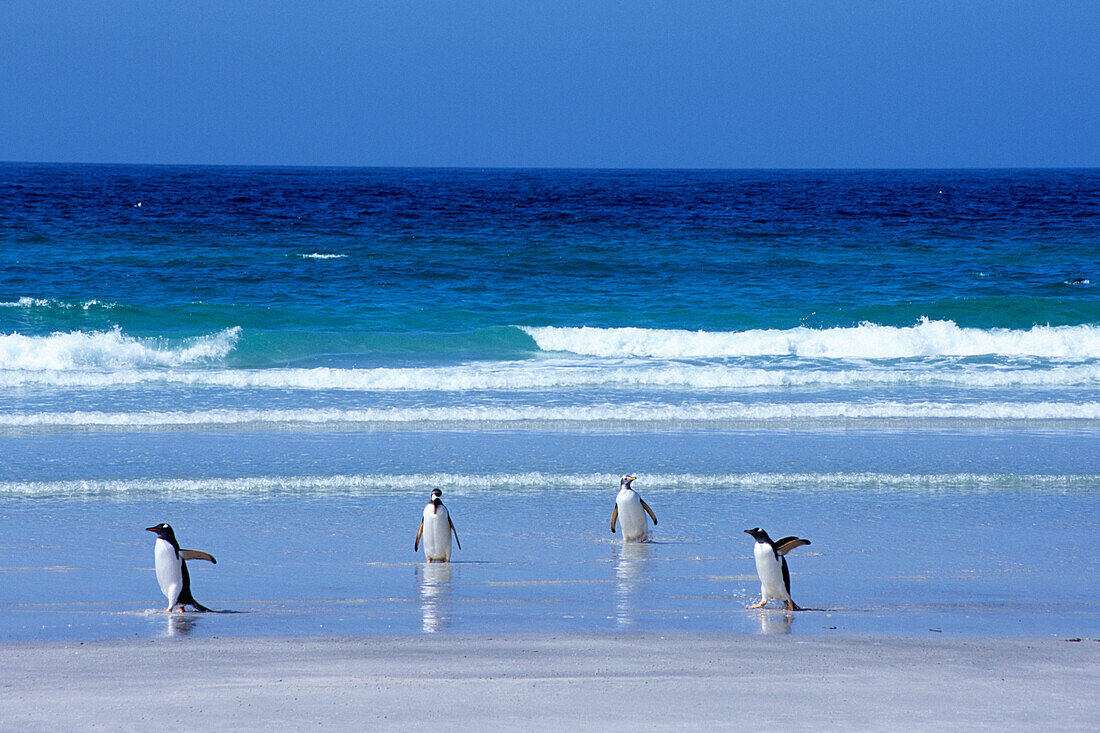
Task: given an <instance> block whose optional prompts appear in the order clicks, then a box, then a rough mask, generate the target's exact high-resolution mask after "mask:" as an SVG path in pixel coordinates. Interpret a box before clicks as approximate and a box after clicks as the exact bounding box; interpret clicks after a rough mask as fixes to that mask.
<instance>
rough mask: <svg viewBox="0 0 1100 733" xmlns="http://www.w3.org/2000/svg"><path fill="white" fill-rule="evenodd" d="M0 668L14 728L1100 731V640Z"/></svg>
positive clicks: (353, 646) (766, 644)
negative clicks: (1099, 724)
mask: <svg viewBox="0 0 1100 733" xmlns="http://www.w3.org/2000/svg"><path fill="white" fill-rule="evenodd" d="M0 669H3V670H4V675H3V677H4V679H3V680H2V681H0V703H2V704H0V707H2V708H3V710H4V714H3V718H4V722H3V726H2V727H4V728H5V729H10V730H62V729H72V728H76V729H81V730H83V729H89V728H103V729H108V730H132V729H137V728H146V727H147V728H149V729H153V728H156V729H161V730H174V731H179V730H200V729H201V730H204V731H210V730H221V731H225V730H256V729H262V728H268V729H284V730H285V729H289V727H304V726H306V725H319V726H323V727H325V728H327V729H333V728H335V729H345V728H346V729H358V730H376V729H387V728H411V727H414V726H418V725H424V724H431V725H433V726H435V728H436V729H439V730H520V729H522V730H627V729H630V730H634V729H637V728H639V727H642V728H645V729H664V730H670V729H696V730H699V729H705V728H719V729H764V728H767V727H773V726H776V725H786V726H788V727H789V728H790V729H795V728H797V729H798V730H867V729H875V730H886V729H899V730H900V729H906V730H943V729H947V730H959V729H972V728H975V727H977V728H983V729H984V728H996V729H1003V730H1030V729H1038V728H1041V727H1044V726H1046V727H1050V726H1053V727H1056V728H1057V729H1058V730H1088V729H1090V728H1091V726H1094V725H1095V723H1096V721H1097V720H1100V642H1096V641H1094V640H1092V639H1083V640H1081V641H1078V642H1069V641H1063V640H1059V639H1042V640H1016V639H956V638H944V637H934V638H908V637H907V638H886V637H857V638H840V637H833V638H797V637H744V636H712V635H666V636H657V635H646V636H494V637H491V638H490V637H485V636H481V637H467V636H443V637H424V636H416V637H378V638H370V637H368V638H360V639H250V638H246V639H156V640H143V641H122V642H120V641H109V642H85V643H83V644H81V643H79V642H67V643H43V644H15V643H12V644H2V645H0ZM9 726H10V727H9Z"/></svg>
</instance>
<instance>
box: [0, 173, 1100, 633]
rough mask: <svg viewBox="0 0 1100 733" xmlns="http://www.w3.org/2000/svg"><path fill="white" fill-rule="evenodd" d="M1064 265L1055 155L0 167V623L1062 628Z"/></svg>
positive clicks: (1073, 316)
mask: <svg viewBox="0 0 1100 733" xmlns="http://www.w3.org/2000/svg"><path fill="white" fill-rule="evenodd" d="M1098 263H1100V170H1094V169H1093V170H991V171H951V170H946V171H937V170H919V171H646V170H640V171H600V170H497V169H489V170H457V169H455V170H452V169H443V170H430V169H334V168H318V169H308V168H233V167H171V166H93V165H45V164H42V165H37V164H13V163H8V164H0V456H2V458H0V640H37V639H100V638H108V639H109V638H130V637H133V636H138V637H142V636H160V635H193V636H233V635H265V636H301V635H325V636H328V635H332V636H340V635H352V636H354V635H364V634H425V633H481V632H494V631H499V632H501V633H504V632H530V633H559V632H560V633H568V632H578V633H588V632H606V631H621V632H624V633H631V632H635V631H640V632H661V633H665V632H667V633H691V632H716V631H718V632H729V633H773V632H774V633H794V634H799V633H802V634H843V633H883V634H928V633H945V634H955V635H985V636H1044V635H1055V636H1063V637H1085V636H1093V637H1096V636H1100V593H1098V587H1097V584H1096V580H1095V579H1096V577H1097V576H1098V574H1100V561H1098V560H1097V553H1096V551H1095V549H1094V547H1093V545H1094V544H1095V539H1096V537H1097V536H1100V450H1098V448H1100V269H1098V267H1100V265H1098ZM627 473H629V474H630V475H635V476H637V477H638V479H637V481H636V483H635V487H636V488H637V489H638V490H639V492H640V493H641V494H642V496H643V497H644V498H645V499H646V501H647V503H648V504H649V505H650V506H652V507H653V509H654V511H655V513H656V515H657V518H658V521H659V524H658V525H657V526H656V527H654V528H653V534H652V538H653V541H652V542H649V543H646V544H644V545H634V546H623V545H622V543H621V541H620V536H619V535H618V534H612V533H611V532H610V527H609V523H610V518H611V510H612V508H613V503H614V496H615V493H616V491H617V489H618V483H619V476H620V475H622V474H627ZM432 488H440V489H441V490H442V491H443V500H444V502H445V503H446V504H447V505H448V507H449V508H450V511H451V514H452V517H453V519H454V522H455V525H456V529H457V530H458V533H459V537H460V539H461V542H462V549H461V550H456V551H455V554H454V556H453V559H454V562H452V563H450V564H449V565H447V566H439V565H432V566H428V565H426V564H424V563H423V556H422V555H417V554H416V553H414V551H413V539H414V536H415V533H416V528H417V524H418V522H419V519H420V513H421V510H422V508H423V505H424V503H425V502H426V501H427V498H428V494H429V492H430V490H431V489H432ZM162 521H165V522H169V523H170V524H172V525H173V526H174V527H175V529H176V533H177V535H178V536H179V538H180V541H181V544H183V545H184V546H185V547H194V548H196V549H202V550H206V551H208V552H211V553H212V554H214V555H215V556H216V557H217V559H218V563H217V565H215V566H210V565H207V564H205V563H198V562H194V561H193V562H192V563H190V564H189V567H190V568H191V576H192V589H193V591H194V595H195V597H196V598H197V599H199V600H200V601H201V602H203V603H204V604H205V605H207V606H211V607H213V608H216V609H218V610H220V611H223V613H217V614H183V615H172V616H170V615H168V614H165V613H163V608H164V606H165V605H166V601H165V600H164V598H163V596H161V594H160V591H159V588H158V586H157V583H156V580H155V577H154V574H153V570H152V565H153V552H152V545H153V536H152V534H151V533H148V532H145V531H144V528H145V527H148V526H152V525H154V524H156V523H159V522H162ZM756 526H760V527H763V528H765V529H767V530H768V531H769V532H771V533H772V535H773V536H782V535H788V534H792V535H799V536H803V537H808V538H809V539H811V541H812V545H810V546H807V547H803V548H798V549H797V550H795V551H794V552H792V553H791V555H790V556H789V557H788V560H789V562H790V566H791V577H792V595H793V596H794V599H795V601H796V602H798V603H799V604H800V605H802V606H804V607H806V608H807V609H809V610H807V611H805V612H801V613H794V614H792V613H788V612H785V611H783V610H781V609H779V608H778V606H776V607H774V608H768V609H765V610H760V611H757V610H753V611H749V610H746V606H748V605H750V604H752V603H754V602H755V601H756V600H757V599H758V597H759V583H758V581H757V580H756V576H755V568H754V565H753V559H752V540H751V538H749V537H748V535H746V534H744V533H743V530H744V529H747V528H750V527H756ZM200 566H201V567H200Z"/></svg>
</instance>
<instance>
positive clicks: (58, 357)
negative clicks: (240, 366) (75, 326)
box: [0, 327, 241, 378]
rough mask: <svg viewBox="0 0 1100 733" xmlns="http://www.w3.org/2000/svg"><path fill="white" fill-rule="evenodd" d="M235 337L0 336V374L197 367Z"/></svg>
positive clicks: (221, 353)
mask: <svg viewBox="0 0 1100 733" xmlns="http://www.w3.org/2000/svg"><path fill="white" fill-rule="evenodd" d="M240 333H241V329H240V328H239V327H234V328H229V329H226V330H224V331H221V332H219V333H215V334H210V335H207V336H200V337H197V338H191V339H185V340H183V341H182V342H174V343H173V342H167V341H165V340H163V339H137V338H134V337H132V336H127V335H126V334H124V333H123V332H122V330H121V329H119V328H115V329H113V330H111V331H92V332H85V331H71V332H68V333H54V334H50V335H49V336H24V335H22V334H18V333H13V334H6V335H0V370H14V371H17V372H19V371H23V372H43V371H44V372H53V373H57V372H69V371H72V370H86V369H133V368H140V367H178V366H182V365H187V364H200V363H206V362H210V361H212V360H216V359H221V358H224V357H225V356H226V355H227V354H229V352H230V351H232V350H233V347H234V346H235V345H236V343H237V340H238V338H240ZM9 376H11V375H9ZM16 376H17V378H18V374H17V375H16Z"/></svg>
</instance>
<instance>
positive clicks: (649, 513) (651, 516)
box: [638, 496, 657, 527]
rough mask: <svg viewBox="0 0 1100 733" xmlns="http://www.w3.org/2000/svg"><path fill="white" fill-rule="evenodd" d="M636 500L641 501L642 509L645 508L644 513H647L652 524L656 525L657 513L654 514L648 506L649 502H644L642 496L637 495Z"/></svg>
mask: <svg viewBox="0 0 1100 733" xmlns="http://www.w3.org/2000/svg"><path fill="white" fill-rule="evenodd" d="M638 501H640V502H642V509H645V512H646V514H648V515H649V518H650V519H652V520H653V526H654V527H656V526H657V515H656V514H654V513H653V510H652V509H650V508H649V504H646V503H645V499H643V498H642V497H640V496H639V497H638Z"/></svg>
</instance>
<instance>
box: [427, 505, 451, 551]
mask: <svg viewBox="0 0 1100 733" xmlns="http://www.w3.org/2000/svg"><path fill="white" fill-rule="evenodd" d="M433 510H434V511H433ZM424 557H425V558H427V559H428V560H429V561H431V560H435V561H443V562H450V560H451V522H450V515H449V514H447V507H445V506H442V505H441V506H440V507H439V508H438V509H436V508H435V507H433V506H432V505H431V504H429V505H428V506H426V507H424Z"/></svg>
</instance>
